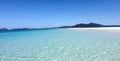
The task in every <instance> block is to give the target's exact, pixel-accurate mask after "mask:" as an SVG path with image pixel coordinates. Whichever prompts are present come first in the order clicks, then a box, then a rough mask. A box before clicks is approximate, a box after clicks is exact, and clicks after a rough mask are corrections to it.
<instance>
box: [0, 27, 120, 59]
mask: <svg viewBox="0 0 120 61" xmlns="http://www.w3.org/2000/svg"><path fill="white" fill-rule="evenodd" d="M0 61H120V31H118V30H95V29H93V30H90V29H81V30H80V29H77V30H75V29H64V28H63V29H46V30H23V31H6V32H0Z"/></svg>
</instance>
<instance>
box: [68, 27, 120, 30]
mask: <svg viewBox="0 0 120 61" xmlns="http://www.w3.org/2000/svg"><path fill="white" fill-rule="evenodd" d="M66 29H73V30H120V27H95V28H94V27H93V28H66Z"/></svg>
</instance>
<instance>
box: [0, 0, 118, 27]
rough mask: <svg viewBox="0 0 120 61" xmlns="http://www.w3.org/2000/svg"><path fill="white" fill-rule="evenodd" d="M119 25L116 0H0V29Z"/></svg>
mask: <svg viewBox="0 0 120 61" xmlns="http://www.w3.org/2000/svg"><path fill="white" fill-rule="evenodd" d="M89 22H95V23H101V24H120V1H119V0H0V28H2V27H5V28H26V27H28V28H43V27H56V26H63V25H74V24H77V23H89Z"/></svg>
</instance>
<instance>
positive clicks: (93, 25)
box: [0, 23, 120, 31]
mask: <svg viewBox="0 0 120 61" xmlns="http://www.w3.org/2000/svg"><path fill="white" fill-rule="evenodd" d="M93 27H120V25H103V24H98V23H88V24H85V23H80V24H76V25H72V26H61V27H51V28H17V29H7V28H0V31H20V30H21V31H23V30H47V29H56V28H93Z"/></svg>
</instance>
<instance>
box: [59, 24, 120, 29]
mask: <svg viewBox="0 0 120 61" xmlns="http://www.w3.org/2000/svg"><path fill="white" fill-rule="evenodd" d="M88 27H89V28H92V27H120V25H103V24H98V23H88V24H85V23H80V24H76V25H73V26H62V27H60V28H88Z"/></svg>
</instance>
